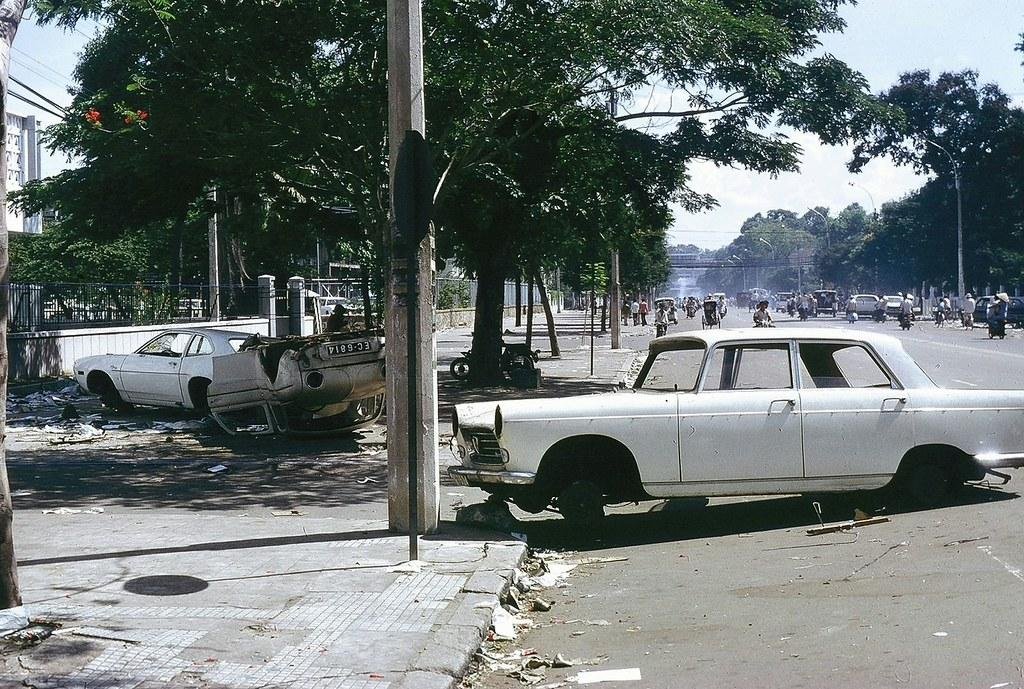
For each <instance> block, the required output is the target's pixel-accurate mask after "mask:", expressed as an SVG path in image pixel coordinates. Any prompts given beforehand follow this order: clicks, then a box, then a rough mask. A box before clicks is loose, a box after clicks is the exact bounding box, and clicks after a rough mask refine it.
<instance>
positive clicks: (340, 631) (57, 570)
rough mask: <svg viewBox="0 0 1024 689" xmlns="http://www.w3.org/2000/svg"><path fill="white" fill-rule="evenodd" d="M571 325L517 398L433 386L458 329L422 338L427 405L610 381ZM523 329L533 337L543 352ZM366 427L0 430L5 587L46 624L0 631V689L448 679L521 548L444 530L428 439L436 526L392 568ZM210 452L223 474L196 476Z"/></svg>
mask: <svg viewBox="0 0 1024 689" xmlns="http://www.w3.org/2000/svg"><path fill="white" fill-rule="evenodd" d="M542 324H543V321H542V320H540V321H539V322H538V324H537V325H538V329H540V327H541V326H542ZM583 325H584V324H583V314H582V313H581V312H576V313H568V314H562V315H561V316H560V318H559V328H560V330H562V329H563V328H564V334H563V336H562V338H561V343H562V347H563V353H562V358H561V359H559V360H553V359H549V358H544V356H543V355H542V359H541V362H540V364H539V365H540V367H541V368H542V370H543V373H544V384H543V387H542V388H541V389H540V390H529V391H518V390H516V391H513V390H509V389H503V388H491V389H486V390H474V389H470V388H465V387H463V386H461V385H460V384H457V383H455V382H454V381H451V380H449V378H448V376H447V373H446V369H447V364H446V362H447V361H450V358H451V356H454V355H455V353H456V351H457V350H458V348H459V347H462V346H463V345H465V348H468V341H469V338H470V333H469V331H468V329H462V330H453V331H446V332H445V333H442V334H441V338H440V339H441V340H442V342H443V344H442V346H439V350H440V351H439V357H440V362H439V368H442V369H443V372H442V373H439V380H440V387H441V397H442V399H441V404H442V408H444V407H448V408H450V406H451V405H452V404H455V403H458V402H462V401H469V400H470V399H485V398H492V399H500V398H508V397H511V396H515V397H531V396H553V395H559V394H577V393H586V392H594V391H604V390H608V389H610V388H611V387H612V385H613V384H614V383H615V382H616V381H617V380H619V379H621V378H622V377H623V376H624V375H625V374H626V373H627V372H628V369H629V368H630V366H631V364H632V363H633V361H634V360H635V358H636V352H634V351H632V350H618V351H615V352H612V351H610V350H609V349H608V339H607V336H605V337H604V338H602V339H599V340H598V341H597V348H596V349H595V372H596V374H597V375H596V376H594V377H590V376H589V349H588V348H587V346H586V345H587V344H588V343H589V338H587V337H585V335H584V334H583V330H584V327H583ZM508 326H509V327H511V323H509V324H508ZM523 330H524V329H522V328H520V329H518V331H519V332H522V331H523ZM541 334H543V338H538V339H537V340H535V342H536V344H535V345H534V346H535V347H537V348H546V346H547V337H546V330H545V331H543V333H541V332H538V335H541ZM515 337H516V336H515V335H508V338H509V339H515ZM636 341H637V343H638V344H637V345H636V346H637V347H638V348H639V347H640V346H644V345H645V344H646V343H645V342H643V336H641V337H640V338H637V340H636ZM445 357H447V359H446V358H445ZM58 411H59V410H58ZM447 420H448V417H447V416H446V415H444V414H442V416H441V419H440V420H439V428H440V430H441V434H442V436H445V435H447V433H448V431H449V428H448V425H447ZM380 433H381V429H380V428H377V429H371V430H370V431H368V432H367V434H365V435H364V442H365V440H370V441H372V442H366V443H365V444H363V443H360V442H356V441H353V440H339V439H334V440H297V439H291V438H267V439H261V440H260V441H259V442H252V441H242V440H237V441H236V440H235V439H229V438H226V437H224V436H219V435H209V434H207V435H205V436H204V435H203V434H202V433H201V432H198V431H197V432H196V433H191V432H175V433H169V434H163V435H161V434H152V435H145V436H139V435H137V434H136V435H135V436H133V435H132V434H130V433H128V432H122V431H110V432H108V433H107V434H105V435H104V436H103V437H101V438H100V439H99V440H97V441H96V442H91V443H87V444H83V445H73V446H67V445H64V446H48V445H46V444H45V443H38V442H37V443H35V444H32V445H26V446H20V445H19V444H18V443H17V442H16V440H12V441H11V443H12V445H13V447H12V451H11V452H10V457H9V463H10V469H11V480H12V490H13V495H14V503H15V510H16V512H15V544H16V548H17V552H18V556H19V575H20V580H21V587H22V594H23V597H24V600H25V604H26V606H27V608H28V610H29V613H30V614H31V615H32V617H33V618H34V619H35V621H37V622H43V623H50V624H52V625H53V635H52V636H50V637H49V638H47V639H45V640H44V641H42V643H39V644H37V645H34V646H29V647H25V648H16V647H12V646H11V645H10V644H0V687H3V688H4V689H6V687H15V686H17V687H25V686H28V687H36V688H37V689H57V688H58V687H59V688H61V689H77V688H79V687H81V688H85V687H90V688H95V687H102V688H103V689H115V688H116V689H136V688H140V689H154V688H155V687H166V686H174V687H211V688H223V689H228V688H238V689H257V688H260V689H272V688H277V687H280V688H286V687H294V688H295V689H384V688H385V687H395V688H401V689H405V688H408V689H433V688H434V687H451V686H454V685H455V684H456V683H457V682H458V678H459V677H460V676H461V674H462V672H463V670H464V669H465V667H466V664H467V663H468V662H469V660H470V658H471V657H472V654H473V653H474V652H475V651H476V649H477V648H478V647H479V645H480V642H481V640H482V639H483V638H484V637H485V635H486V633H487V630H488V627H489V625H490V616H491V609H492V608H493V606H494V605H496V604H497V602H498V596H499V595H500V594H501V592H502V590H503V589H504V588H505V587H506V586H507V583H508V580H509V578H510V576H511V573H512V570H513V569H514V568H515V567H516V566H517V564H518V563H519V562H520V561H521V559H522V557H523V556H524V554H525V552H526V546H525V545H524V544H523V543H520V542H518V541H514V540H510V539H508V537H507V536H505V535H503V534H497V533H488V532H486V531H481V530H473V529H467V528H463V527H460V526H457V525H455V523H454V521H453V517H454V508H456V507H457V506H458V504H459V502H460V501H461V500H463V499H464V497H463V496H464V495H468V494H467V493H462V492H458V493H456V492H452V491H456V490H459V491H461V490H463V489H457V488H452V487H450V486H447V485H445V483H446V482H445V480H444V468H443V467H444V465H446V464H448V463H451V462H453V461H454V459H453V458H451V457H449V453H448V450H447V449H446V445H445V444H444V443H443V444H442V448H441V450H440V452H441V462H442V487H441V496H442V520H443V523H442V528H441V530H440V532H439V533H438V534H435V535H432V536H429V537H424V538H423V539H422V540H421V545H420V560H421V561H422V562H423V564H422V566H421V568H419V569H417V568H413V569H412V570H411V571H405V570H406V568H405V567H403V566H402V565H403V563H404V561H405V560H406V559H407V553H408V551H407V544H408V539H407V538H406V537H404V536H396V535H393V534H392V533H390V532H389V531H388V530H387V520H386V516H387V514H386V510H387V492H386V483H387V463H386V455H385V453H384V452H382V451H381V449H382V448H381V446H380V444H379V442H380V440H381V438H380V437H379V436H380ZM14 435H17V432H16V431H15V433H14ZM357 440H358V439H357ZM217 463H223V464H225V465H227V466H228V467H229V468H228V470H226V471H223V472H218V473H211V472H210V471H209V469H210V467H211V465H214V464H217ZM475 497H477V496H475V495H474V496H472V498H475Z"/></svg>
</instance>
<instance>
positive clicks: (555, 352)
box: [537, 273, 562, 358]
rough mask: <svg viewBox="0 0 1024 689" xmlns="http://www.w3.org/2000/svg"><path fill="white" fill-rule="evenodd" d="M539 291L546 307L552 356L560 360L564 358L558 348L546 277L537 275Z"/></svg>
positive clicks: (542, 304) (541, 301) (542, 303)
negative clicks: (545, 281)
mask: <svg viewBox="0 0 1024 689" xmlns="http://www.w3.org/2000/svg"><path fill="white" fill-rule="evenodd" d="M537 289H538V290H540V303H541V306H543V307H544V318H545V319H546V320H547V322H548V340H550V341H551V356H552V358H558V357H560V356H562V352H561V350H560V349H559V348H558V335H557V334H556V333H555V317H554V315H553V314H552V313H551V302H550V301H548V290H547V287H545V285H544V276H543V275H541V274H540V273H538V274H537Z"/></svg>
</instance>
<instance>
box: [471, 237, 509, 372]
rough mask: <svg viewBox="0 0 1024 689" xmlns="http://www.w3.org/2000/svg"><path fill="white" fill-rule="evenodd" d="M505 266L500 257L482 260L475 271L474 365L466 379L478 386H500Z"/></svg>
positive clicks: (490, 256)
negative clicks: (468, 378)
mask: <svg viewBox="0 0 1024 689" xmlns="http://www.w3.org/2000/svg"><path fill="white" fill-rule="evenodd" d="M505 275H506V273H505V266H504V265H503V263H502V260H501V254H500V253H495V254H491V255H488V256H484V257H481V262H480V268H479V270H477V276H476V277H477V293H476V311H475V314H474V318H473V361H471V362H470V367H469V377H470V380H471V381H472V382H473V383H475V384H477V385H500V384H501V383H503V382H504V378H505V377H504V375H503V374H502V372H501V349H502V338H501V335H502V330H503V327H502V326H503V324H504V318H503V316H504V313H505Z"/></svg>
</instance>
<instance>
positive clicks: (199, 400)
mask: <svg viewBox="0 0 1024 689" xmlns="http://www.w3.org/2000/svg"><path fill="white" fill-rule="evenodd" d="M249 337H250V333H245V332H234V331H230V330H213V329H179V330H166V331H164V332H161V333H160V334H159V335H157V336H156V337H154V338H153V339H151V340H150V341H148V342H147V343H146V344H144V345H142V346H141V347H139V348H138V349H137V350H135V351H134V352H133V353H131V354H101V355H97V356H87V357H83V358H81V359H78V360H76V361H75V364H74V369H75V380H76V381H77V382H78V384H79V386H81V388H82V389H83V390H85V391H86V392H89V393H92V394H94V395H98V396H99V397H100V399H101V400H102V401H103V403H104V404H105V405H107V406H109V407H121V406H127V405H130V404H141V405H146V406H153V407H180V408H184V409H195V410H196V411H199V412H201V413H206V411H207V389H208V388H209V386H210V381H211V380H213V360H214V359H216V358H217V357H221V356H225V355H228V354H234V353H235V352H237V351H238V349H239V347H241V346H242V343H243V342H245V340H246V339H247V338H249Z"/></svg>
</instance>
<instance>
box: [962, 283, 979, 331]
mask: <svg viewBox="0 0 1024 689" xmlns="http://www.w3.org/2000/svg"><path fill="white" fill-rule="evenodd" d="M977 306H978V302H977V301H975V299H974V296H973V295H972V294H971V293H970V292H968V293H967V295H966V296H965V297H964V305H963V314H962V316H961V320H962V321H963V324H964V327H965V328H967V329H968V330H970V329H971V328H973V327H974V309H975V308H976V307H977Z"/></svg>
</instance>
